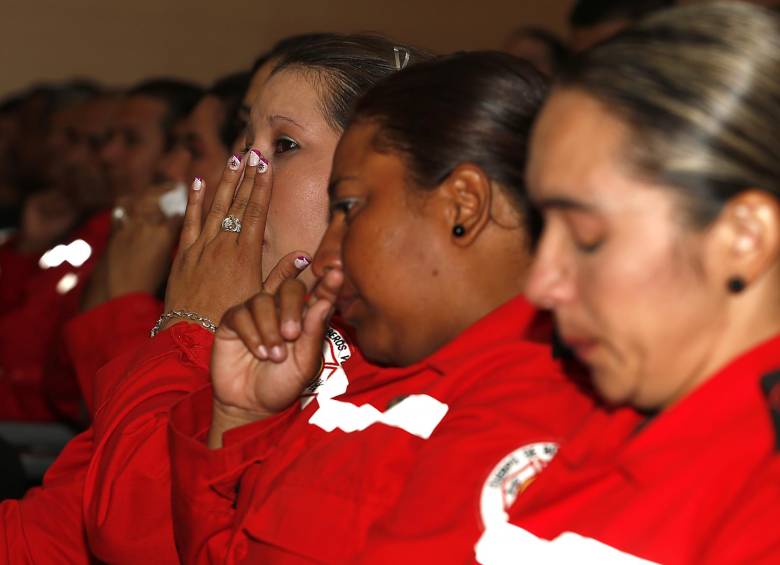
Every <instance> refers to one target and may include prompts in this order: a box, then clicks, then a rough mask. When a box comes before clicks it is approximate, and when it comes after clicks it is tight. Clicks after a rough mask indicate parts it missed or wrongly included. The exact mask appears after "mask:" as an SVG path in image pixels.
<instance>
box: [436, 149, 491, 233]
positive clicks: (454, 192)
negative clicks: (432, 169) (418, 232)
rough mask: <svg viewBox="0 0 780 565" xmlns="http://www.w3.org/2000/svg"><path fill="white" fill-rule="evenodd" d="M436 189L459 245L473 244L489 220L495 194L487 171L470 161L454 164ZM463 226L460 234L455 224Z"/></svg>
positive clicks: (447, 220) (447, 221)
mask: <svg viewBox="0 0 780 565" xmlns="http://www.w3.org/2000/svg"><path fill="white" fill-rule="evenodd" d="M437 192H438V193H439V196H440V198H441V203H442V204H444V220H445V225H446V226H447V228H448V229H449V230H450V237H451V238H452V241H453V243H455V244H456V245H459V246H462V247H467V246H469V245H471V244H472V243H473V242H474V241H475V240H476V238H477V237H478V236H479V234H480V232H481V231H482V230H483V229H484V227H485V226H486V225H487V224H488V222H489V221H490V207H491V200H492V196H493V191H492V187H491V182H490V179H489V178H488V177H487V175H486V174H485V172H484V171H483V170H482V169H481V168H479V167H477V166H476V165H473V164H471V163H462V164H460V165H458V166H457V167H455V169H454V170H453V171H452V173H450V175H449V176H448V177H447V178H446V179H445V180H444V182H442V184H441V185H439V187H438V189H437ZM457 225H459V226H462V227H463V229H464V233H463V235H462V236H460V237H457V236H455V235H454V233H453V229H454V228H455V226H457Z"/></svg>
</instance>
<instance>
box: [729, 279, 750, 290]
mask: <svg viewBox="0 0 780 565" xmlns="http://www.w3.org/2000/svg"><path fill="white" fill-rule="evenodd" d="M727 286H728V288H729V292H730V293H732V294H739V293H740V292H742V291H743V290H745V287H746V286H747V284H745V279H743V278H742V277H739V276H733V277H731V278H730V279H729V282H728V284H727Z"/></svg>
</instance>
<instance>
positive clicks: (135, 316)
mask: <svg viewBox="0 0 780 565" xmlns="http://www.w3.org/2000/svg"><path fill="white" fill-rule="evenodd" d="M162 310H163V305H162V303H161V302H160V301H159V300H157V299H156V298H155V297H153V296H152V295H150V294H147V293H141V292H139V293H132V294H128V295H125V296H121V297H119V298H115V299H113V300H109V301H108V302H104V303H103V304H100V305H99V306H96V307H95V308H93V309H91V310H89V311H87V312H84V313H82V314H79V315H78V316H76V317H75V318H73V319H72V320H70V321H69V322H68V323H67V324H66V325H65V332H64V339H65V344H66V346H67V350H68V357H69V359H70V361H71V363H72V365H73V368H74V369H75V371H76V375H77V377H78V383H79V387H80V389H81V393H82V395H83V398H84V402H85V403H86V405H87V409H88V411H89V413H90V415H93V414H94V411H95V408H94V388H93V387H94V379H95V375H96V374H97V372H98V369H100V368H101V367H102V366H103V365H105V364H106V363H108V362H109V361H110V360H111V359H113V358H115V357H117V356H119V355H120V354H121V353H123V352H125V351H131V350H134V349H136V348H138V347H139V346H140V345H142V344H143V343H145V342H146V341H148V340H149V330H151V328H152V326H153V325H154V323H155V322H156V321H157V319H158V318H159V316H160V314H161V313H162ZM107 328H111V331H107ZM104 376H105V374H104Z"/></svg>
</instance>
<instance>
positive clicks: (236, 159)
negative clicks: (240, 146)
mask: <svg viewBox="0 0 780 565" xmlns="http://www.w3.org/2000/svg"><path fill="white" fill-rule="evenodd" d="M240 168H241V155H238V154H236V155H233V156H232V157H231V158H230V159H228V169H230V170H231V171H237V170H238V169H240Z"/></svg>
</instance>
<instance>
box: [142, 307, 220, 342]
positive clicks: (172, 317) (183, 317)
mask: <svg viewBox="0 0 780 565" xmlns="http://www.w3.org/2000/svg"><path fill="white" fill-rule="evenodd" d="M179 322H190V323H193V324H198V325H200V326H201V327H203V328H204V329H206V330H208V331H210V332H211V333H215V332H216V331H217V324H215V323H214V322H212V321H211V320H210V319H208V318H206V317H205V316H201V315H200V314H198V313H197V312H190V311H188V310H170V311H166V312H165V313H164V314H163V315H162V316H160V319H159V320H157V323H156V324H155V325H154V327H153V328H152V331H151V332H150V335H151V337H154V336H156V335H157V334H158V333H160V332H161V331H163V330H165V329H168V328H169V327H171V326H173V325H175V324H178V323H179Z"/></svg>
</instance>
